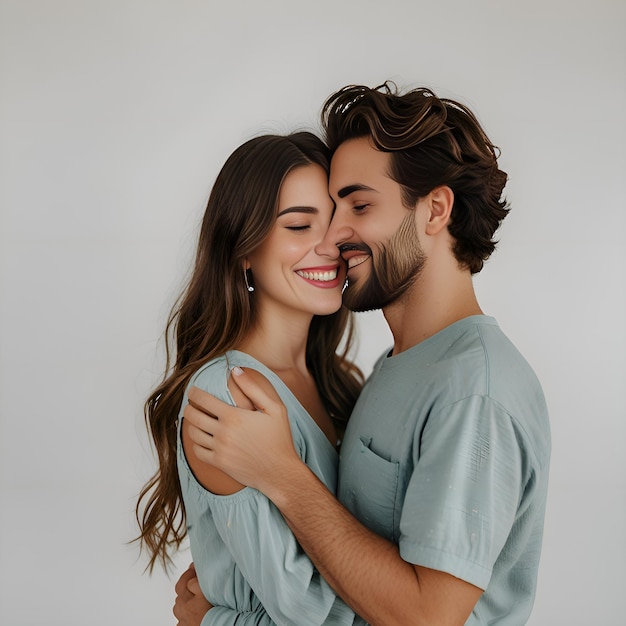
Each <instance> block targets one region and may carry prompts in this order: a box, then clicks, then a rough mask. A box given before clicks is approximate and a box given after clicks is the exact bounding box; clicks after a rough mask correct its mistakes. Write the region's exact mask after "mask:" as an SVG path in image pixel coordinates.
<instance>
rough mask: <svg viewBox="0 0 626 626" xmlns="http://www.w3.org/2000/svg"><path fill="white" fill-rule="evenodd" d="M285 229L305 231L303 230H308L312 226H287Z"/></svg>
mask: <svg viewBox="0 0 626 626" xmlns="http://www.w3.org/2000/svg"><path fill="white" fill-rule="evenodd" d="M285 228H286V229H287V230H294V231H303V230H307V229H309V228H311V225H310V224H301V225H298V226H285Z"/></svg>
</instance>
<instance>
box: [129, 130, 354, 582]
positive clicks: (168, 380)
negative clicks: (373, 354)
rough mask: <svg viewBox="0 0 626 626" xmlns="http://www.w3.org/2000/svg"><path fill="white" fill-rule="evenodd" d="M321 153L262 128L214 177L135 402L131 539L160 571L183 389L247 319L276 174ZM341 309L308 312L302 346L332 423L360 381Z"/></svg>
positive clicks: (178, 510)
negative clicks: (153, 367)
mask: <svg viewBox="0 0 626 626" xmlns="http://www.w3.org/2000/svg"><path fill="white" fill-rule="evenodd" d="M329 160H330V155H329V151H328V148H327V147H326V146H325V145H324V143H323V142H322V141H321V140H320V139H319V138H318V137H316V136H315V135H313V134H311V133H308V132H298V133H294V134H291V135H287V136H278V135H265V136H261V137H256V138H255V139H251V140H250V141H248V142H246V143H245V144H243V145H242V146H240V147H239V148H238V149H237V150H235V152H234V153H233V154H232V155H231V156H230V157H229V158H228V160H227V161H226V163H225V164H224V167H223V168H222V170H221V171H220V173H219V175H218V177H217V179H216V181H215V184H214V186H213V189H212V191H211V194H210V197H209V201H208V205H207V208H206V212H205V214H204V218H203V221H202V226H201V230H200V236H199V242H198V249H197V254H196V260H195V265H194V268H193V271H192V274H191V278H190V280H189V282H188V285H187V287H186V289H185V290H184V291H183V293H182V295H181V296H180V297H179V299H178V301H177V302H176V304H175V305H174V307H173V309H172V311H171V313H170V316H169V319H168V322H167V326H166V330H165V344H166V371H165V376H164V378H163V381H162V382H161V384H160V385H159V386H158V387H157V388H156V389H155V390H154V391H153V392H152V394H151V395H150V397H149V398H148V400H147V401H146V404H145V419H146V425H147V427H148V430H149V432H150V434H151V436H152V440H153V442H154V447H155V449H156V452H157V455H158V461H159V468H158V470H157V472H156V473H155V474H154V476H153V477H152V478H151V479H150V480H149V481H148V483H147V484H146V485H145V486H144V488H143V489H142V491H141V493H140V494H139V498H138V502H137V507H136V516H137V522H138V524H139V527H140V530H141V533H140V535H139V537H137V541H139V542H140V546H141V548H142V549H144V548H145V549H147V550H148V552H149V554H150V561H149V564H148V569H149V571H150V572H152V570H153V569H154V566H155V564H156V562H157V561H158V562H160V563H161V564H162V565H163V567H164V568H165V569H167V566H168V564H170V563H171V556H170V552H171V551H173V550H176V549H177V548H178V547H179V546H180V544H181V542H182V541H183V539H184V538H185V535H186V525H185V510H184V504H183V501H182V494H181V489H180V484H179V481H178V472H177V466H176V447H177V417H178V413H179V410H180V406H181V402H182V399H183V395H184V391H185V388H186V386H187V384H188V382H189V380H190V378H191V376H192V375H193V373H194V372H195V371H196V370H197V369H198V368H199V367H200V366H202V365H203V364H204V363H206V362H207V361H209V360H210V359H212V358H215V357H217V356H221V355H223V354H224V353H225V352H226V351H228V350H231V349H233V348H235V347H236V346H237V345H238V344H239V343H240V342H241V341H242V340H243V339H244V337H246V335H247V333H248V332H249V331H250V329H251V328H252V327H253V325H254V324H255V321H256V313H257V312H256V310H255V305H254V303H255V299H254V296H253V295H251V294H250V293H249V292H248V290H247V288H246V284H245V280H244V270H243V267H244V266H243V262H244V259H245V258H246V257H247V255H249V254H250V253H251V252H253V251H254V250H255V249H256V248H257V247H258V246H259V245H260V244H261V243H262V242H263V241H264V240H265V238H266V237H267V236H268V234H269V232H270V231H271V229H272V228H273V226H274V223H275V221H276V215H277V211H278V197H279V193H280V188H281V185H282V183H283V181H284V179H285V177H286V176H287V174H288V173H289V172H291V171H292V170H293V169H294V168H297V167H302V166H306V165H311V164H317V165H320V166H321V167H323V168H324V170H325V171H326V172H328V170H329ZM351 315H352V314H351V313H350V312H349V311H348V310H347V309H346V308H345V307H342V308H341V309H340V310H339V311H337V312H336V313H334V314H332V315H326V316H314V318H313V321H312V323H311V326H310V329H309V336H308V340H307V347H306V363H307V367H308V368H309V370H310V372H311V374H312V376H313V378H314V380H315V383H316V385H317V388H318V391H319V394H320V397H321V399H322V402H323V403H324V406H325V408H326V409H327V411H328V412H329V414H330V415H331V416H332V417H333V419H334V420H335V422H336V424H337V425H338V426H339V427H341V426H342V425H343V426H345V422H346V420H347V419H348V417H349V415H350V413H351V411H352V408H353V406H354V403H355V402H356V398H357V396H358V393H359V391H360V388H361V384H362V376H361V373H360V371H359V370H358V368H356V366H355V365H354V364H353V363H351V362H350V361H349V360H348V358H347V355H348V352H349V350H350V347H351V340H352V331H353V327H352V317H351ZM342 339H343V342H342ZM171 344H174V346H175V351H174V350H172V345H171ZM340 344H341V350H339V346H340Z"/></svg>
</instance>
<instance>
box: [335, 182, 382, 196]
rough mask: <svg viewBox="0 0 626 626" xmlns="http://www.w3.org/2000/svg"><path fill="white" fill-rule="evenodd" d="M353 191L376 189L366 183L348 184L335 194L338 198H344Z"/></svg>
mask: <svg viewBox="0 0 626 626" xmlns="http://www.w3.org/2000/svg"><path fill="white" fill-rule="evenodd" d="M355 191H376V190H375V189H372V188H371V187H368V186H367V185H348V186H347V187H342V188H341V189H340V190H339V191H338V192H337V195H338V196H339V197H340V198H345V197H346V196H349V195H350V194H351V193H354V192H355Z"/></svg>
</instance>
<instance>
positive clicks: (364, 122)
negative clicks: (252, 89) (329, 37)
mask: <svg viewBox="0 0 626 626" xmlns="http://www.w3.org/2000/svg"><path fill="white" fill-rule="evenodd" d="M322 126H323V129H324V133H325V137H326V143H327V144H328V146H329V147H330V149H331V150H332V151H333V152H334V151H335V150H336V149H337V148H338V147H339V145H340V144H342V143H343V142H344V141H347V140H349V139H353V138H357V137H364V136H368V137H370V138H371V140H372V142H373V144H374V146H375V147H376V148H377V149H378V150H381V151H383V152H389V153H390V154H391V166H390V171H389V175H390V176H391V178H392V179H393V180H395V181H396V182H397V183H398V184H400V185H401V187H402V199H403V202H404V204H405V206H406V207H407V208H413V207H415V204H416V203H417V201H418V200H419V199H420V198H423V197H424V196H426V195H428V194H429V193H430V192H431V191H432V190H433V189H434V188H435V187H439V186H442V185H447V186H448V187H450V188H451V189H452V191H453V192H454V206H453V209H452V215H451V220H450V223H449V225H448V230H449V232H450V234H451V235H452V236H453V237H454V240H455V243H454V246H453V252H454V254H455V256H456V259H457V261H458V262H459V264H460V265H461V266H462V267H465V268H467V269H469V270H470V272H471V273H472V274H476V273H478V272H480V270H481V269H482V268H483V263H484V261H486V260H487V259H488V258H489V256H490V255H491V253H492V252H493V251H494V249H495V245H496V243H497V242H495V241H494V240H493V236H494V233H495V231H496V230H497V228H498V227H499V225H500V222H501V221H502V220H503V219H504V218H505V217H506V215H507V214H508V212H509V208H508V204H507V202H506V200H505V199H504V198H502V190H503V189H504V185H505V184H506V180H507V175H506V173H505V172H503V171H502V170H501V169H499V168H498V163H497V158H498V156H499V154H500V151H499V149H498V148H497V147H496V146H494V145H493V144H492V143H491V141H490V140H489V138H488V137H487V135H486V134H485V131H484V130H483V129H482V128H481V126H480V124H479V122H478V120H477V119H476V117H475V115H474V114H473V113H472V112H471V111H470V110H469V109H468V108H467V107H466V106H464V105H463V104H460V103H459V102H455V101H454V100H449V99H445V98H438V97H437V96H436V95H435V94H434V93H433V92H432V91H431V90H430V89H426V88H419V89H413V90H411V91H408V92H407V93H404V94H400V93H398V90H397V87H396V86H395V85H394V84H393V83H391V82H386V83H384V84H383V85H380V86H379V87H375V88H373V89H372V88H370V87H364V86H362V85H349V86H347V87H344V88H343V89H340V90H339V91H337V92H336V93H334V94H333V95H331V96H330V97H329V98H328V99H327V100H326V102H325V103H324V106H323V109H322Z"/></svg>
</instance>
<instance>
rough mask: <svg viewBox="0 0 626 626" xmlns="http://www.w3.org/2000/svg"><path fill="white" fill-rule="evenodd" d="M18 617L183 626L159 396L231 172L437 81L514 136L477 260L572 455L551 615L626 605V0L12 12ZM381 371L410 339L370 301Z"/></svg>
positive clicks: (7, 56)
mask: <svg viewBox="0 0 626 626" xmlns="http://www.w3.org/2000/svg"><path fill="white" fill-rule="evenodd" d="M0 7H1V8H0V133H1V135H0V203H1V206H0V298H1V301H0V341H1V351H0V623H2V624H11V625H12V626H22V625H29V626H30V625H42V624H52V625H56V624H59V625H61V624H63V625H64V626H78V625H84V624H89V625H90V626H105V625H106V626H108V625H110V624H128V625H137V626H159V625H166V624H173V623H174V620H173V617H172V616H171V613H170V611H171V606H172V603H173V599H174V594H173V581H174V580H176V578H177V577H178V575H179V574H180V572H181V571H182V569H184V567H186V565H187V563H188V562H189V559H190V557H189V554H188V552H185V553H183V554H182V555H181V556H180V558H178V559H177V561H176V562H177V569H176V570H175V572H174V574H173V577H172V580H171V581H170V580H168V579H167V578H166V577H165V575H163V574H162V573H160V572H159V573H157V574H155V575H154V576H153V577H152V578H150V577H148V576H147V575H143V574H142V570H143V568H144V566H145V559H140V558H138V555H137V550H136V547H135V546H128V545H126V544H125V542H126V541H127V540H129V539H130V538H131V537H132V536H133V534H134V533H135V532H136V529H135V526H134V520H133V507H134V503H135V495H136V493H137V492H138V490H139V488H140V486H141V485H142V483H143V482H144V481H145V480H146V479H147V478H148V476H149V474H150V472H151V470H152V468H153V465H152V463H153V461H152V457H151V456H150V451H149V446H148V444H147V439H146V436H145V434H144V428H143V422H142V410H141V407H142V403H143V400H144V398H145V396H146V395H147V393H148V391H149V389H150V387H151V386H152V385H153V384H154V383H155V382H156V381H157V379H158V378H159V376H160V374H161V368H162V352H161V349H162V345H161V344H160V343H159V337H160V335H161V332H162V330H163V326H164V322H165V317H166V314H167V311H168V309H169V307H170V305H171V304H172V302H173V299H174V297H175V295H176V294H177V291H178V289H179V287H180V285H181V283H182V279H183V276H184V275H185V272H186V270H187V268H188V265H189V262H190V259H191V257H192V254H193V246H194V243H195V237H196V226H197V224H198V222H199V219H200V217H201V214H202V212H203V208H204V203H205V201H206V198H207V195H208V192H209V189H210V187H211V184H212V181H213V179H214V176H215V175H216V173H217V171H218V169H219V167H220V166H221V164H222V163H223V161H224V159H225V158H226V156H227V155H228V154H229V153H230V152H231V151H232V150H233V149H234V148H235V147H236V146H237V145H238V144H240V143H241V142H243V141H244V140H246V139H248V138H249V137H251V136H252V135H254V134H258V133H259V132H263V131H278V132H283V131H289V130H292V129H294V128H296V127H312V128H316V126H317V117H318V113H319V110H320V106H321V104H322V102H323V100H324V98H325V97H326V96H327V95H328V94H330V93H331V92H332V91H334V90H335V89H337V88H339V87H341V86H343V85H345V84H348V83H364V84H368V85H372V86H373V85H376V84H379V83H381V82H383V81H384V80H385V79H393V80H395V81H396V82H397V83H398V84H399V85H401V86H403V87H414V86H419V85H426V86H430V87H432V88H433V89H435V90H436V91H437V92H438V93H439V94H440V95H444V96H448V97H454V98H458V99H460V100H462V101H463V102H465V103H467V104H468V105H469V106H470V107H471V108H472V109H473V110H475V111H476V113H477V114H478V116H479V118H480V119H481V121H482V122H483V124H484V126H485V128H486V129H487V132H488V133H489V135H490V136H491V137H492V139H493V140H494V141H495V143H497V144H498V145H499V146H500V147H501V148H502V158H501V162H502V166H503V167H504V169H506V170H507V171H508V172H509V175H510V182H509V185H508V187H507V195H508V198H509V200H510V201H511V204H512V207H513V211H512V213H511V215H510V216H509V217H508V218H507V220H506V222H505V225H504V226H503V228H502V229H501V231H500V234H499V238H500V242H501V243H500V248H499V250H498V251H497V252H496V254H495V255H494V256H493V258H492V260H491V261H490V262H489V263H488V265H487V266H486V268H485V270H484V272H483V273H482V274H481V275H480V276H479V277H478V278H477V280H476V286H477V290H478V292H479V296H480V299H481V303H482V305H483V308H484V309H485V311H486V312H488V313H490V314H493V315H495V316H496V317H497V318H498V320H499V322H500V324H501V326H502V327H503V329H504V330H505V331H506V332H507V333H508V334H509V336H510V337H511V338H512V339H513V340H514V342H515V343H516V344H517V345H518V346H519V348H520V349H521V350H522V352H523V353H524V354H525V355H526V357H527V358H528V360H529V361H530V362H531V364H532V365H533V366H534V367H535V369H536V371H537V373H538V375H539V377H540V379H541V381H542V383H543V385H544V388H545V392H546V395H547V399H548V402H549V405H550V409H551V417H552V429H553V440H554V447H553V464H552V474H551V484H550V500H549V508H548V514H547V520H546V531H545V542H544V553H543V561H542V564H541V569H540V580H539V591H538V595H537V602H536V608H535V611H534V614H533V618H532V620H531V624H532V625H534V626H554V625H560V624H568V625H569V626H573V625H585V626H587V625H589V624H603V625H612V624H618V623H623V620H624V613H625V610H626V603H625V598H626V594H625V593H624V588H625V584H626V575H625V573H624V571H625V567H624V566H625V565H626V542H625V539H624V535H625V531H624V529H626V484H625V483H626V480H625V479H626V455H625V454H624V444H625V443H626V426H625V421H626V420H625V417H626V399H625V386H626V385H625V381H626V340H625V332H624V322H625V319H626V315H625V314H626V297H625V285H626V276H625V274H626V271H625V270H626V249H625V246H624V243H623V241H624V232H625V230H626V218H625V208H626V207H625V202H624V183H625V172H626V150H625V145H626V123H625V121H624V120H625V118H626V115H625V112H626V37H625V35H624V33H625V32H626V4H625V3H624V2H623V0H595V1H594V2H593V3H592V2H581V1H579V0H541V1H539V0H527V1H526V2H506V1H504V0H501V1H496V0H491V1H488V0H475V1H471V0H457V1H452V0H449V1H446V0H438V1H434V0H431V1H423V2H419V1H418V0H411V1H406V2H402V1H398V0H396V1H394V0H386V1H385V2H382V1H380V2H373V1H367V0H347V1H344V2H341V1H340V0H332V1H331V0H317V2H296V1H287V0H273V1H265V2H252V1H249V2H243V1H230V2H226V1H224V2H210V1H206V2H199V1H198V2H194V1H191V0H178V1H174V0H170V1H164V0H160V1H157V0H123V1H122V0H108V1H104V0H102V1H100V2H89V1H82V2H80V1H73V2H72V1H61V0H59V1H46V0H19V1H9V0H2V2H1V3H0ZM360 322H361V328H362V331H363V332H362V333H361V338H362V339H361V352H360V363H361V364H362V365H363V366H364V367H365V368H366V369H368V368H369V367H370V366H371V363H372V361H373V359H374V357H375V356H376V355H377V354H378V352H379V351H380V350H382V349H383V348H384V347H385V346H387V345H388V343H389V337H388V335H387V333H386V330H385V325H384V323H383V322H382V320H381V318H380V317H379V316H378V315H369V316H366V317H362V318H360Z"/></svg>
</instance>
